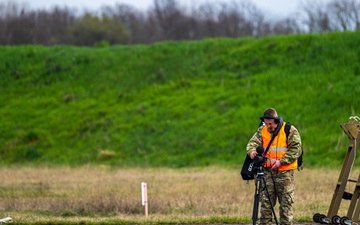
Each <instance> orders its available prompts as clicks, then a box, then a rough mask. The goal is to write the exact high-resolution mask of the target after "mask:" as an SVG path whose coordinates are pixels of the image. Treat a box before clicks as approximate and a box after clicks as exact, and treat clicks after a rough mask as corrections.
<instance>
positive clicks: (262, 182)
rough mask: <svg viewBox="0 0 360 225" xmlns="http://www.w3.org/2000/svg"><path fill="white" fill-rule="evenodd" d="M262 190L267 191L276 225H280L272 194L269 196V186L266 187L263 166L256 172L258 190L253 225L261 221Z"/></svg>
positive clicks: (256, 191) (256, 189)
mask: <svg viewBox="0 0 360 225" xmlns="http://www.w3.org/2000/svg"><path fill="white" fill-rule="evenodd" d="M262 190H265V191H266V196H267V197H268V198H269V201H270V205H271V211H272V213H273V214H274V219H275V222H276V225H278V221H277V219H276V214H275V210H274V206H273V204H272V202H271V198H270V194H269V191H268V189H267V186H266V182H265V178H264V170H263V165H262V164H261V165H260V166H259V167H258V170H257V172H256V188H255V196H254V208H253V215H252V220H253V225H256V221H257V220H258V219H259V218H258V212H259V200H260V193H261V191H262Z"/></svg>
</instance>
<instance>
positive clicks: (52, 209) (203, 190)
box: [0, 166, 357, 223]
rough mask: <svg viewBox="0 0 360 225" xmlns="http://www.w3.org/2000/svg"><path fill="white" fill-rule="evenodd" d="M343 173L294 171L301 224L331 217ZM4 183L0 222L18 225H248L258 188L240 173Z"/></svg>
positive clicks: (73, 176)
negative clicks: (204, 221) (232, 223)
mask: <svg viewBox="0 0 360 225" xmlns="http://www.w3.org/2000/svg"><path fill="white" fill-rule="evenodd" d="M339 170H340V169H339ZM339 172H340V171H338V170H329V169H326V170H324V169H305V170H303V171H301V172H296V194H295V195H296V196H295V197H296V199H295V200H296V202H295V204H294V210H295V212H294V213H295V215H294V217H295V220H296V221H310V220H311V218H312V216H313V214H314V213H318V212H319V213H324V214H327V210H328V208H329V205H330V202H331V198H332V195H333V192H334V189H335V185H336V183H337V180H338V176H339ZM0 176H1V177H0V178H1V183H0V201H1V204H0V209H1V211H0V217H1V218H2V217H6V216H11V217H13V218H14V221H15V222H16V221H21V222H24V223H26V222H29V221H49V220H52V221H54V220H56V221H94V220H95V221H98V222H99V221H113V220H129V221H144V220H153V221H154V220H167V221H171V220H189V219H196V218H209V217H228V218H237V220H241V221H243V222H249V221H251V215H252V209H253V197H254V182H250V183H248V184H247V182H246V181H243V180H242V179H241V177H240V175H239V170H238V169H225V168H218V167H211V168H193V169H141V168H136V169H110V168H108V167H94V166H87V167H81V168H76V169H72V168H64V167H62V168H29V167H21V168H8V167H6V168H0ZM356 178H357V174H355V179H356ZM141 182H147V184H148V197H149V217H148V218H145V216H144V207H143V206H142V205H141V185H140V184H141ZM349 188H350V190H349V191H350V192H352V188H351V187H349ZM343 202H345V203H344V204H342V205H341V208H340V210H339V215H340V216H344V215H346V212H347V211H346V210H347V207H348V203H347V202H349V201H347V202H346V201H343Z"/></svg>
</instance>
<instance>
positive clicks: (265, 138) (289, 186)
mask: <svg viewBox="0 0 360 225" xmlns="http://www.w3.org/2000/svg"><path fill="white" fill-rule="evenodd" d="M260 119H261V120H262V121H263V125H262V126H260V127H259V128H258V130H257V132H256V133H255V134H254V135H253V137H252V138H251V139H250V140H249V143H248V145H247V147H246V151H247V154H248V155H249V156H250V157H251V158H252V159H253V158H254V157H255V156H256V155H257V154H258V153H257V152H256V149H257V147H258V146H262V147H263V148H264V149H266V148H267V147H268V145H269V143H270V140H271V137H272V136H273V133H274V131H276V130H277V129H276V128H277V127H278V126H280V127H279V128H278V129H279V131H278V133H277V135H276V136H275V138H274V140H273V141H272V143H271V145H270V146H269V149H268V151H267V152H266V157H267V158H268V159H267V160H266V162H265V163H264V178H265V182H266V186H267V189H268V191H269V195H270V199H269V198H268V197H267V195H266V192H265V191H262V193H261V210H260V224H261V225H265V224H271V221H272V217H273V215H272V210H271V205H270V200H271V203H272V205H273V206H275V204H276V199H277V200H278V202H279V205H280V207H279V211H280V225H291V224H292V222H293V210H292V204H293V203H294V190H295V186H294V169H295V168H297V158H298V157H299V156H300V154H301V151H302V150H301V138H300V134H299V132H298V130H297V129H296V128H295V127H294V126H293V125H291V127H290V132H289V135H288V137H286V134H285V131H284V127H285V124H286V123H285V122H283V120H282V118H281V117H278V115H277V112H276V110H275V109H273V108H269V109H266V110H265V112H264V115H263V116H261V117H260Z"/></svg>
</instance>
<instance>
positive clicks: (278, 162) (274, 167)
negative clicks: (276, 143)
mask: <svg viewBox="0 0 360 225" xmlns="http://www.w3.org/2000/svg"><path fill="white" fill-rule="evenodd" d="M280 166H281V163H280V160H278V159H277V160H276V161H275V163H274V165H273V166H272V167H271V169H272V170H277V169H279V167H280Z"/></svg>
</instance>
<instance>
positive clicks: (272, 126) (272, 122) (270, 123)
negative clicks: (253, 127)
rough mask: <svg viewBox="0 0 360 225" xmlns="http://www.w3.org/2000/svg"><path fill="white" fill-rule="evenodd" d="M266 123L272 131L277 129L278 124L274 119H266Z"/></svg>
mask: <svg viewBox="0 0 360 225" xmlns="http://www.w3.org/2000/svg"><path fill="white" fill-rule="evenodd" d="M264 123H265V126H266V127H267V129H268V131H269V132H270V133H272V132H274V131H275V129H276V127H277V124H276V123H275V120H274V119H264Z"/></svg>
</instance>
